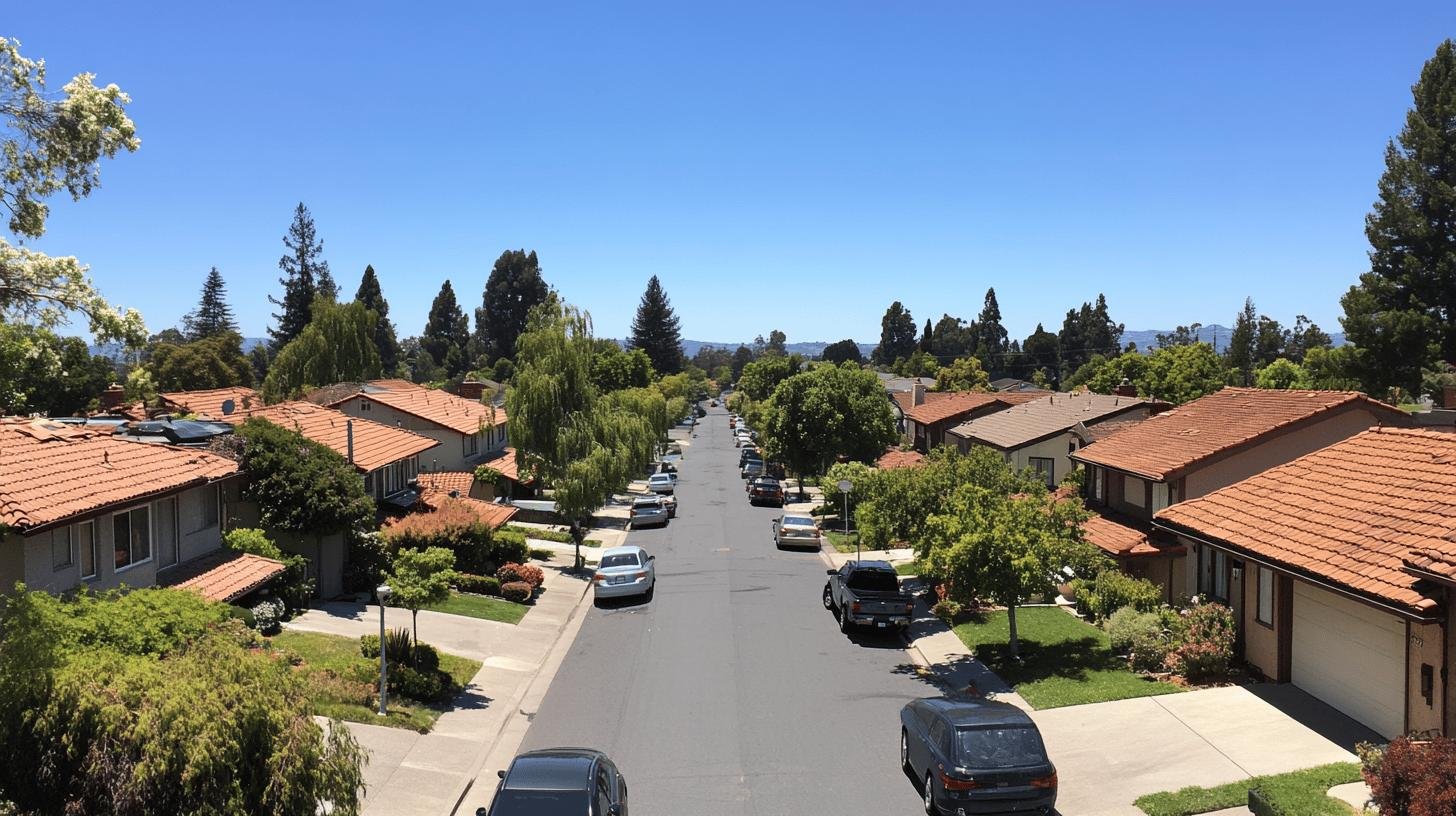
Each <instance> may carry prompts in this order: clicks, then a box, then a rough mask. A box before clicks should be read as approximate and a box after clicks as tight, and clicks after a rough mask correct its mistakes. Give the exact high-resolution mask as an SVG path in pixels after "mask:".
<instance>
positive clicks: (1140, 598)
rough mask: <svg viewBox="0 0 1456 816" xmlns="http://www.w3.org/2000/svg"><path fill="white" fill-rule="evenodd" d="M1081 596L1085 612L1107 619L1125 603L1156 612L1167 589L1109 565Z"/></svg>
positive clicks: (1098, 574)
mask: <svg viewBox="0 0 1456 816" xmlns="http://www.w3.org/2000/svg"><path fill="white" fill-rule="evenodd" d="M1077 597H1078V599H1079V600H1078V603H1079V605H1080V607H1081V608H1082V610H1083V611H1085V612H1086V613H1087V614H1089V615H1091V616H1092V617H1093V618H1095V619H1096V620H1106V619H1107V618H1109V617H1111V616H1112V613H1113V612H1116V611H1117V610H1119V609H1121V608H1123V607H1124V606H1131V607H1132V608H1133V609H1136V610H1137V611H1139V612H1152V611H1153V610H1155V609H1157V608H1158V605H1159V604H1160V603H1162V600H1163V590H1162V589H1160V588H1159V587H1158V585H1157V584H1155V583H1153V582H1152V581H1149V580H1146V579H1144V578H1134V577H1132V576H1131V575H1128V574H1127V573H1125V572H1122V571H1121V570H1118V569H1111V568H1109V569H1104V570H1102V571H1101V572H1099V573H1097V577H1096V578H1095V579H1093V580H1092V582H1091V585H1090V586H1086V585H1083V586H1082V587H1081V588H1080V589H1079V591H1078V593H1077Z"/></svg>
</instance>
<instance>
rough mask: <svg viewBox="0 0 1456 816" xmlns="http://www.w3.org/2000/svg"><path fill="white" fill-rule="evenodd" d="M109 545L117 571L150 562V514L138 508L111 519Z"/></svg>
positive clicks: (144, 508) (142, 508) (147, 510)
mask: <svg viewBox="0 0 1456 816" xmlns="http://www.w3.org/2000/svg"><path fill="white" fill-rule="evenodd" d="M111 544H112V546H113V547H114V548H115V549H116V569H117V570H118V571H120V570H123V569H126V568H127V567H132V566H135V565H137V564H141V563H144V562H147V561H150V560H152V514H151V511H150V510H149V509H148V508H146V507H138V508H136V509H135V510H129V511H127V512H125V513H117V514H116V515H114V516H112V517H111Z"/></svg>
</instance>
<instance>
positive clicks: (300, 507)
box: [235, 417, 374, 536]
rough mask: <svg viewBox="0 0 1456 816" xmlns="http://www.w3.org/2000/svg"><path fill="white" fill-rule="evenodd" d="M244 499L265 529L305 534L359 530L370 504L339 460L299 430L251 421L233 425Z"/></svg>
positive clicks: (369, 517)
mask: <svg viewBox="0 0 1456 816" xmlns="http://www.w3.org/2000/svg"><path fill="white" fill-rule="evenodd" d="M235 436H236V437H237V439H238V441H239V442H240V456H239V458H240V459H241V462H242V466H243V470H244V471H245V472H246V473H247V475H248V481H247V485H246V486H245V487H244V488H243V495H244V497H246V498H247V499H248V500H249V501H253V502H256V503H257V505H258V512H259V518H260V520H261V521H262V522H263V524H264V525H265V526H266V527H269V528H276V529H279V530H287V531H289V532H294V533H305V534H308V535H319V536H322V535H329V534H332V533H347V532H354V531H362V530H363V529H364V528H366V527H367V526H369V524H370V523H372V522H373V521H374V501H373V500H372V499H370V498H369V494H367V493H365V492H364V480H363V479H362V478H360V476H359V473H358V471H356V470H355V469H354V466H353V465H351V464H349V462H348V461H347V460H345V459H344V457H342V456H340V455H339V454H338V453H336V452H334V451H333V450H332V449H330V448H328V447H327V446H325V445H321V444H319V443H318V442H314V441H313V440H311V439H307V438H305V437H303V436H302V435H300V434H299V433H298V432H296V431H293V430H291V429H288V428H284V427H282V426H280V425H277V424H274V423H273V422H270V421H268V420H266V419H261V418H259V417H252V418H250V419H248V420H246V421H245V422H243V424H241V425H239V426H238V429H237V433H236V434H235Z"/></svg>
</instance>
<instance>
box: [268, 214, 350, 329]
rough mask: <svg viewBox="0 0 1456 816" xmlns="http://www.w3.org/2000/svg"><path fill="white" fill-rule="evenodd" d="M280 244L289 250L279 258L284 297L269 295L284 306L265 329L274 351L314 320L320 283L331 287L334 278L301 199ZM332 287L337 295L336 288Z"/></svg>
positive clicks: (310, 216)
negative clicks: (271, 323) (315, 303)
mask: <svg viewBox="0 0 1456 816" xmlns="http://www.w3.org/2000/svg"><path fill="white" fill-rule="evenodd" d="M283 246H284V247H285V248H287V250H288V252H287V253H285V254H284V255H283V257H281V258H279V259H278V268H279V269H281V270H283V277H281V278H279V279H278V282H279V283H281V284H283V299H282V300H279V299H277V298H275V297H273V296H272V295H269V296H268V300H269V301H270V302H271V303H273V305H275V306H281V307H282V308H283V311H282V313H281V314H274V315H273V319H274V320H275V321H277V323H278V325H277V326H275V327H273V328H270V329H269V330H268V335H269V337H271V338H272V343H273V350H274V351H275V352H277V351H278V350H279V349H281V348H283V347H284V346H285V345H287V344H288V341H290V340H292V339H293V338H295V337H297V336H298V334H299V332H301V331H303V327H304V326H307V325H308V324H309V321H310V320H312V319H313V301H314V298H316V297H318V296H319V294H320V292H319V286H320V283H326V284H327V285H329V286H333V280H334V279H333V277H332V276H331V275H329V265H328V262H327V261H324V260H323V258H322V257H320V256H322V255H323V251H324V244H323V241H320V240H319V238H318V232H317V230H316V229H315V228H314V224H313V216H312V215H311V214H310V213H309V211H308V208H307V207H305V206H303V202H301V201H300V202H299V203H298V206H297V207H296V208H294V210H293V223H292V224H290V225H289V226H288V234H287V235H284V236H283ZM333 288H334V295H337V294H338V287H337V286H333ZM324 294H325V295H327V294H328V293H327V292H325V293H324Z"/></svg>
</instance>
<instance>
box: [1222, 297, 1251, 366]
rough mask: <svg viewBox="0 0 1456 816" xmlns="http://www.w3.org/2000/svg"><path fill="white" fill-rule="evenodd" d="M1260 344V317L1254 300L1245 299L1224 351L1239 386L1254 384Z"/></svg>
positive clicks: (1235, 318) (1226, 360) (1225, 358)
mask: <svg viewBox="0 0 1456 816" xmlns="http://www.w3.org/2000/svg"><path fill="white" fill-rule="evenodd" d="M1258 344H1259V315H1258V313H1257V312H1256V311H1255V309H1254V299H1253V298H1244V308H1243V309H1240V310H1239V313H1238V315H1237V316H1235V317H1234V328H1233V333H1232V334H1230V335H1229V344H1228V349H1226V350H1225V351H1224V360H1225V362H1227V363H1228V367H1229V370H1230V371H1231V372H1232V373H1233V374H1234V375H1235V376H1236V377H1237V378H1238V384H1239V385H1246V386H1249V385H1253V384H1254V369H1255V367H1257V365H1258V361H1257V359H1256V356H1257V353H1258Z"/></svg>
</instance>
